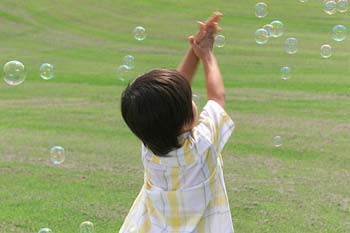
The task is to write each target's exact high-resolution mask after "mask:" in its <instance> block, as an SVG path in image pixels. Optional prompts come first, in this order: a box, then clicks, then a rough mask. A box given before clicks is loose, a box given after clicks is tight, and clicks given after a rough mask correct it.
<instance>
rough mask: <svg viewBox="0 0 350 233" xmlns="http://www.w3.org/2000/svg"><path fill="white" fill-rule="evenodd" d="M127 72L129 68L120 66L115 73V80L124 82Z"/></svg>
mask: <svg viewBox="0 0 350 233" xmlns="http://www.w3.org/2000/svg"><path fill="white" fill-rule="evenodd" d="M128 71H129V67H128V66H126V65H121V66H119V67H118V68H117V71H116V72H117V78H118V79H119V81H121V82H125V80H126V78H127V74H128Z"/></svg>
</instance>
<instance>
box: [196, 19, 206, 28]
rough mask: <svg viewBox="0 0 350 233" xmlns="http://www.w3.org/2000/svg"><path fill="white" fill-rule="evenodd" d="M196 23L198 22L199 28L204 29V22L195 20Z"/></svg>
mask: <svg viewBox="0 0 350 233" xmlns="http://www.w3.org/2000/svg"><path fill="white" fill-rule="evenodd" d="M197 24H198V27H199V30H204V29H205V26H206V24H205V23H203V22H201V21H197Z"/></svg>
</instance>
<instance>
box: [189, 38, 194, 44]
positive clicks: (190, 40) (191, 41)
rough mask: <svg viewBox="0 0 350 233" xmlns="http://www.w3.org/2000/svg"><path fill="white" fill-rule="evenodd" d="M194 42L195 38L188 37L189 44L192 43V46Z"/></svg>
mask: <svg viewBox="0 0 350 233" xmlns="http://www.w3.org/2000/svg"><path fill="white" fill-rule="evenodd" d="M193 41H194V36H189V37H188V42H190V44H192V43H193Z"/></svg>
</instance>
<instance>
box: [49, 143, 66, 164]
mask: <svg viewBox="0 0 350 233" xmlns="http://www.w3.org/2000/svg"><path fill="white" fill-rule="evenodd" d="M65 158H66V156H65V151H64V148H63V147H62V146H54V147H52V148H51V150H50V160H51V162H52V163H53V164H54V165H60V164H61V163H63V162H64V160H65Z"/></svg>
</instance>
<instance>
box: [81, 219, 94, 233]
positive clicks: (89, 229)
mask: <svg viewBox="0 0 350 233" xmlns="http://www.w3.org/2000/svg"><path fill="white" fill-rule="evenodd" d="M93 232H94V224H93V223H92V222H90V221H85V222H82V223H81V224H80V233H93Z"/></svg>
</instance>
